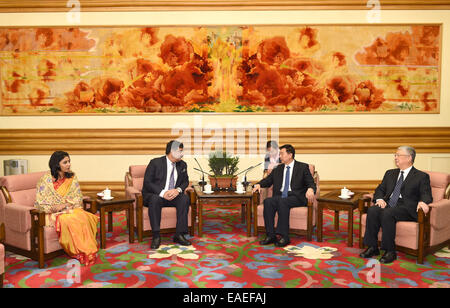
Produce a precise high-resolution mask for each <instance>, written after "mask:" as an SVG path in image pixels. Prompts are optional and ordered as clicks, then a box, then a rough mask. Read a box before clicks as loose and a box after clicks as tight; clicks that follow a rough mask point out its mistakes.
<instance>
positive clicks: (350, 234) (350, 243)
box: [347, 209, 353, 247]
mask: <svg viewBox="0 0 450 308" xmlns="http://www.w3.org/2000/svg"><path fill="white" fill-rule="evenodd" d="M347 220H348V240H347V246H348V247H353V210H351V209H350V210H348V219H347Z"/></svg>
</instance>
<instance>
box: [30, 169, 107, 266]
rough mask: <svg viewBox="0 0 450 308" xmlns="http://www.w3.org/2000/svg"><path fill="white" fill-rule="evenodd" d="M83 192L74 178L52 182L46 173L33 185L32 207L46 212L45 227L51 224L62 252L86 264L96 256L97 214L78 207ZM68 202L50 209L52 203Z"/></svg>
mask: <svg viewBox="0 0 450 308" xmlns="http://www.w3.org/2000/svg"><path fill="white" fill-rule="evenodd" d="M82 200H83V195H82V194H81V190H80V185H79V183H78V180H77V177H76V176H75V175H74V176H73V177H72V178H63V179H61V180H59V181H56V182H53V178H52V175H51V173H50V172H47V173H46V174H45V175H44V176H42V178H41V179H40V180H39V182H38V183H37V186H36V202H35V207H36V208H38V209H39V210H41V211H43V212H45V213H46V215H45V222H46V226H47V227H54V228H55V230H56V232H57V233H58V235H59V243H60V244H61V246H62V247H63V249H64V251H65V252H66V253H67V254H68V255H69V256H71V257H73V258H76V259H77V260H79V261H80V263H82V264H85V265H89V264H93V263H95V260H96V258H97V252H98V246H97V240H96V236H97V223H98V217H97V216H96V215H94V214H92V213H89V212H86V211H84V210H83V208H82V202H83V201H82ZM67 203H68V204H70V206H68V207H67V208H66V209H65V210H63V211H61V212H56V213H54V212H53V210H52V209H53V206H54V205H59V204H67Z"/></svg>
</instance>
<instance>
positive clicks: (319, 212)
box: [317, 202, 323, 242]
mask: <svg viewBox="0 0 450 308" xmlns="http://www.w3.org/2000/svg"><path fill="white" fill-rule="evenodd" d="M322 227H323V207H322V206H321V205H320V202H319V205H318V206H317V241H318V242H322V235H323V234H322Z"/></svg>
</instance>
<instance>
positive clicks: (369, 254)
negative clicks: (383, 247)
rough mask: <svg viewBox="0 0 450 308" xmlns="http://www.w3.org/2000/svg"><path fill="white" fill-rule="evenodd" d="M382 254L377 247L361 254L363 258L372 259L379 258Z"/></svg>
mask: <svg viewBox="0 0 450 308" xmlns="http://www.w3.org/2000/svg"><path fill="white" fill-rule="evenodd" d="M379 254H380V251H379V250H378V248H376V247H369V248H367V249H366V250H364V251H363V252H361V253H360V254H359V256H360V257H361V258H366V259H367V258H372V257H373V256H378V255H379Z"/></svg>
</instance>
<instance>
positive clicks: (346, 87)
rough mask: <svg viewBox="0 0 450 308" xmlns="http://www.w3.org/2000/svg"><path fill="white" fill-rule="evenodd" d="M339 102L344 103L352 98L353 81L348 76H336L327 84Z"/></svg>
mask: <svg viewBox="0 0 450 308" xmlns="http://www.w3.org/2000/svg"><path fill="white" fill-rule="evenodd" d="M327 85H328V87H329V88H330V89H331V90H332V91H333V92H334V94H335V95H336V97H337V99H338V101H339V102H341V103H344V102H345V101H347V100H349V99H351V98H352V96H353V92H354V81H353V80H352V79H351V78H350V77H348V76H336V77H333V78H331V79H330V80H329V81H328V82H327Z"/></svg>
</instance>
